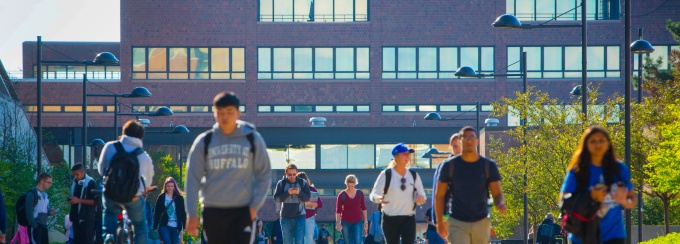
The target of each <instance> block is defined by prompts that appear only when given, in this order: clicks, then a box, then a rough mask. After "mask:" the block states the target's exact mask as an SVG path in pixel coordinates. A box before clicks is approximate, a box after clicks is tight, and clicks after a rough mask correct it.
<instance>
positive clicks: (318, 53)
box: [314, 48, 333, 71]
mask: <svg viewBox="0 0 680 244" xmlns="http://www.w3.org/2000/svg"><path fill="white" fill-rule="evenodd" d="M314 52H315V55H314V56H315V57H314V61H315V62H316V64H315V68H316V71H333V48H316V49H315V50H314Z"/></svg>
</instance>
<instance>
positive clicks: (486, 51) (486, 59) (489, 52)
mask: <svg viewBox="0 0 680 244" xmlns="http://www.w3.org/2000/svg"><path fill="white" fill-rule="evenodd" d="M493 59H494V58H493V47H482V57H481V61H482V66H481V67H480V70H482V71H491V72H493V71H494V68H493V61H494V60H493Z"/></svg>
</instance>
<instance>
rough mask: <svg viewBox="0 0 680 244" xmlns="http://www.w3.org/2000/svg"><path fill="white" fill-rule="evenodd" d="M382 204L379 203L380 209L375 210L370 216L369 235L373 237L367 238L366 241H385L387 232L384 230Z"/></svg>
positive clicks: (379, 243) (379, 242) (378, 242)
mask: <svg viewBox="0 0 680 244" xmlns="http://www.w3.org/2000/svg"><path fill="white" fill-rule="evenodd" d="M381 209H382V207H381V204H378V210H377V211H375V212H373V213H372V214H371V216H370V217H368V236H370V237H372V238H373V239H368V237H367V238H366V239H367V240H366V242H365V243H374V244H381V243H385V234H384V233H383V230H382V212H381Z"/></svg>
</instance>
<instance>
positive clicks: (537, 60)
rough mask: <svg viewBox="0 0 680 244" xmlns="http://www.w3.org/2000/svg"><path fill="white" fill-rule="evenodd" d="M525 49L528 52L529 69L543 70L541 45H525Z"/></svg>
mask: <svg viewBox="0 0 680 244" xmlns="http://www.w3.org/2000/svg"><path fill="white" fill-rule="evenodd" d="M520 50H521V49H520ZM524 51H525V52H527V70H528V71H529V70H530V71H535V70H541V60H542V59H541V57H542V56H543V55H542V54H541V47H524ZM520 55H521V54H520ZM539 77H540V76H539Z"/></svg>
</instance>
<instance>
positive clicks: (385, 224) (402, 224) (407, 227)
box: [382, 213, 416, 244]
mask: <svg viewBox="0 0 680 244" xmlns="http://www.w3.org/2000/svg"><path fill="white" fill-rule="evenodd" d="M382 216H383V220H382V229H383V233H385V241H386V243H387V244H398V243H413V242H415V241H416V217H415V216H388V215H386V214H384V213H383V215H382ZM400 238H401V242H399V239H400Z"/></svg>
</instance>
